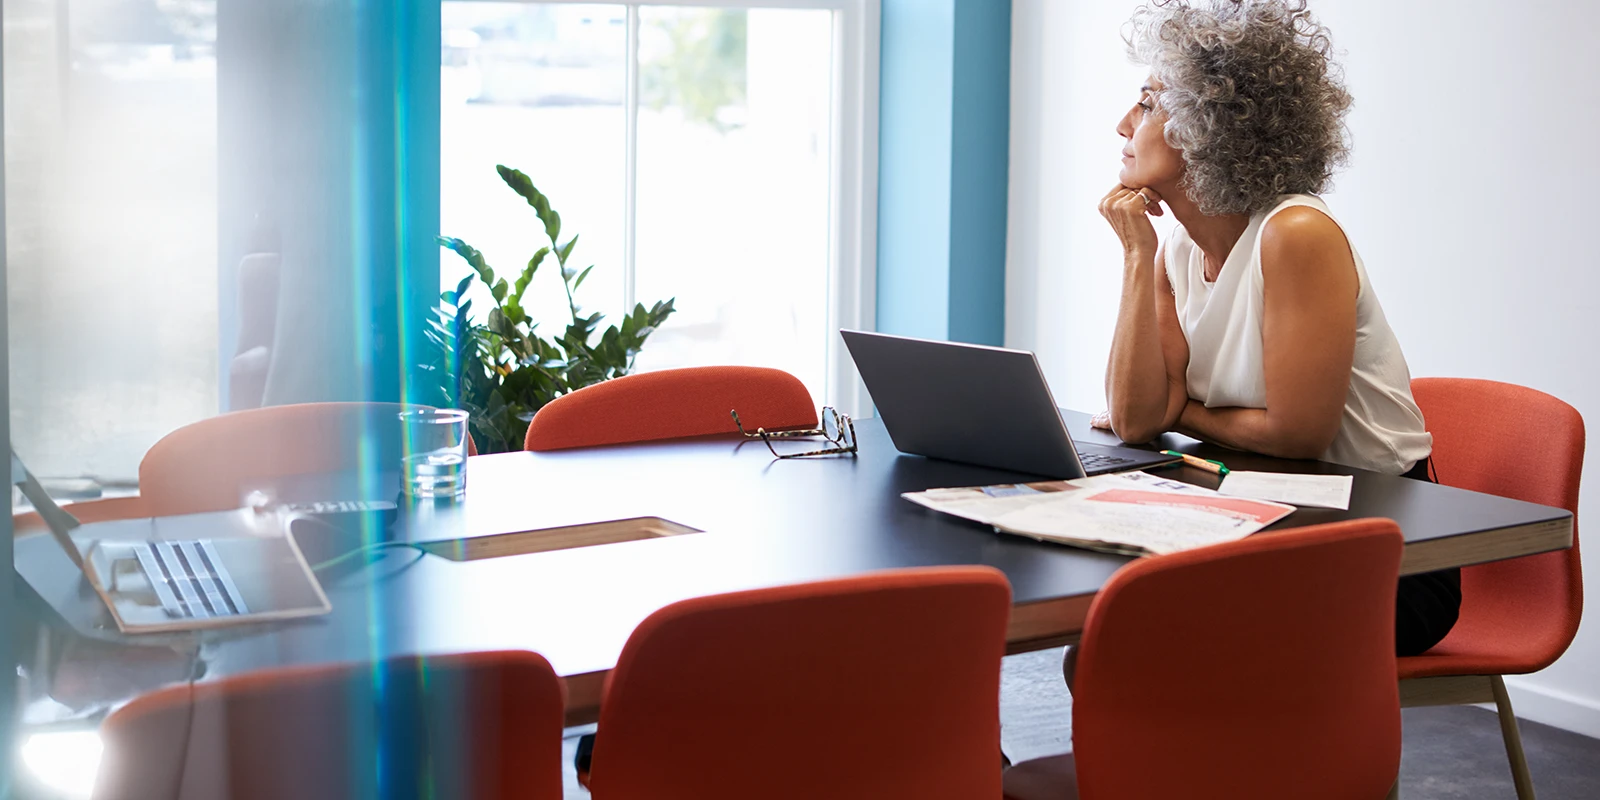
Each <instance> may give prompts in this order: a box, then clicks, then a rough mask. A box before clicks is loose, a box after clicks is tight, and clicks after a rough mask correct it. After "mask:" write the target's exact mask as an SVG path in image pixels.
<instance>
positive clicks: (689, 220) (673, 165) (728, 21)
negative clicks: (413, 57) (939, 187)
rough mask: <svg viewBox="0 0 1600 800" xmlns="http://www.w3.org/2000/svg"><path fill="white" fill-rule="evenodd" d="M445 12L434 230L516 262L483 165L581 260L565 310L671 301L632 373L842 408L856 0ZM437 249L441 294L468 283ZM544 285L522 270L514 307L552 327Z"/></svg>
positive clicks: (448, 5)
mask: <svg viewBox="0 0 1600 800" xmlns="http://www.w3.org/2000/svg"><path fill="white" fill-rule="evenodd" d="M773 6H781V7H773ZM442 13H443V34H442V35H443V40H442V43H443V52H442V56H441V95H442V97H441V100H442V103H441V107H442V119H441V131H440V133H441V146H442V153H441V161H440V163H441V173H442V175H441V208H442V211H441V220H440V232H441V233H443V234H444V235H447V236H454V237H459V238H462V239H464V240H466V241H467V242H469V243H471V244H472V245H473V246H475V247H477V248H478V249H479V250H481V251H483V253H484V255H485V257H486V258H487V259H488V260H489V263H490V264H492V265H496V268H497V270H498V271H499V272H501V273H505V272H507V271H509V270H511V269H519V268H520V266H521V265H522V264H523V263H525V262H526V260H527V258H528V257H529V256H530V255H532V253H533V251H534V250H536V249H537V248H538V247H540V246H541V245H542V244H543V243H544V240H543V239H542V238H541V235H540V234H539V233H538V229H537V227H536V226H531V225H530V224H529V222H530V220H531V219H532V217H531V212H530V210H529V209H527V208H526V206H525V205H523V204H522V203H521V201H520V200H518V199H517V198H516V197H515V195H513V194H511V192H510V190H509V189H507V188H506V187H505V186H504V185H503V184H501V182H500V179H499V177H498V176H497V175H496V174H495V170H494V166H495V165H496V164H505V165H507V166H510V167H515V168H518V169H521V170H522V171H523V172H525V173H527V174H528V176H529V177H530V178H531V179H532V180H533V182H534V183H535V185H537V186H538V187H539V188H540V190H541V191H542V192H544V193H545V194H546V195H547V196H548V197H549V198H550V200H551V205H552V206H553V207H554V208H555V209H556V210H557V211H559V212H560V213H561V215H562V228H563V230H564V231H572V232H576V233H578V234H579V236H580V239H579V243H578V246H577V248H576V250H575V251H574V258H575V259H577V261H576V264H575V266H577V267H578V268H580V269H581V268H583V267H586V266H588V265H590V264H594V265H596V266H595V269H594V271H593V272H592V273H591V274H590V276H589V277H588V279H587V280H586V281H585V282H584V284H583V286H582V287H581V290H580V292H579V296H578V298H577V301H578V303H579V304H580V305H583V306H584V307H585V308H586V309H588V310H591V311H600V312H602V313H604V314H605V315H606V317H607V319H608V321H615V319H616V317H617V315H618V314H619V313H620V312H621V311H622V310H623V309H624V308H631V307H632V305H633V304H634V303H635V302H643V303H645V304H646V305H649V304H650V303H652V302H654V301H657V300H664V299H667V298H669V297H672V298H675V299H676V304H675V305H676V308H677V312H676V313H675V314H674V315H673V317H672V318H671V319H670V320H669V321H668V322H667V324H666V325H664V326H663V327H662V328H661V329H660V330H658V331H656V332H655V333H654V334H652V335H651V337H650V339H649V341H648V342H647V343H646V345H645V348H644V350H643V352H642V353H641V354H640V356H639V359H638V362H637V368H638V369H639V370H650V369H663V368H669V367H680V366H693V365H701V364H755V365H761V366H772V367H777V368H780V369H784V370H787V371H789V372H791V373H793V374H794V375H796V376H797V377H799V378H800V379H801V380H802V381H803V382H804V383H805V384H806V386H807V387H808V388H809V389H810V390H811V393H812V395H813V396H814V397H815V398H817V400H818V401H819V402H823V401H826V402H834V403H840V404H841V405H843V406H844V407H846V408H850V407H852V403H851V401H853V400H854V399H855V395H854V394H853V393H854V392H856V391H858V390H857V389H856V387H855V386H854V380H855V379H854V377H853V374H852V373H851V372H850V371H849V369H848V359H845V361H844V363H843V365H842V369H841V363H840V357H841V356H842V350H841V349H840V344H839V343H838V341H837V339H838V337H837V334H836V333H835V331H836V330H837V329H838V328H839V327H857V326H870V325H871V323H872V319H871V308H872V277H873V268H872V264H873V259H872V255H871V254H872V247H873V246H874V242H873V238H872V224H871V220H872V215H873V214H874V213H875V207H876V200H875V196H874V194H873V193H874V192H875V187H876V161H875V137H876V127H875V120H876V83H877V76H876V46H877V45H876V42H877V34H876V25H877V16H876V15H877V5H876V3H875V2H868V1H867V0H833V1H831V2H830V1H826V0H768V2H765V3H762V2H729V1H727V0H723V1H721V2H715V3H705V4H702V5H668V4H657V3H640V4H600V5H595V4H577V3H559V2H558V3H550V2H535V3H526V2H487V1H480V0H449V1H447V2H445V3H443V7H442ZM563 238H565V234H564V235H563ZM442 254H443V256H445V258H443V260H442V261H441V270H440V277H441V281H442V283H443V284H444V285H445V287H447V288H453V287H454V285H455V284H456V282H457V281H459V280H460V279H461V278H462V277H463V276H465V275H467V274H468V272H467V270H466V267H465V265H464V264H462V263H461V262H460V261H459V260H457V259H456V257H455V256H454V255H453V254H450V253H448V252H443V253H442ZM547 273H548V274H547ZM559 282H560V281H559V278H558V277H557V276H556V275H555V274H554V270H553V269H552V270H543V271H541V273H540V274H539V276H538V277H536V278H535V280H534V283H533V285H532V286H531V287H530V288H529V290H528V296H529V297H532V298H533V302H532V303H529V302H527V301H525V302H524V305H527V306H529V307H530V308H532V309H535V310H536V313H537V314H538V315H539V318H541V319H548V320H551V322H550V323H548V325H549V326H550V327H555V326H560V325H563V324H564V322H563V320H564V319H565V318H566V313H567V312H566V305H565V304H566V297H565V295H564V293H563V292H562V291H561V289H560V286H559ZM480 291H481V288H480ZM478 296H479V297H480V298H482V300H481V301H480V302H478V303H475V306H477V307H483V305H484V304H485V303H487V302H489V301H488V298H487V297H486V293H481V294H479V295H478ZM843 376H850V377H848V378H846V377H843Z"/></svg>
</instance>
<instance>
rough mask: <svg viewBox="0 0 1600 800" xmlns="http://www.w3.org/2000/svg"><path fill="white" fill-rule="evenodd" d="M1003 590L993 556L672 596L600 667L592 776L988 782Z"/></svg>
mask: <svg viewBox="0 0 1600 800" xmlns="http://www.w3.org/2000/svg"><path fill="white" fill-rule="evenodd" d="M1010 596H1011V591H1010V588H1009V587H1008V586H1007V584H1006V581H1005V578H1004V577H1003V576H1002V575H1001V574H1000V573H999V572H996V571H995V570H992V569H989V568H986V567H949V568H930V569H914V570H899V571H893V572H884V573H878V574H874V575H865V576H860V577H855V578H845V579H841V580H830V581H823V582H819V583H811V584H804V585H799V586H786V587H780V588H775V589H760V590H755V591H748V592H737V593H734V594H725V595H719V596H713V597H704V598H699V599H695V600H687V601H684V602H680V603H676V604H673V605H670V606H667V607H666V608H663V609H661V610H660V611H657V612H656V613H654V614H652V615H650V617H649V618H648V619H646V620H645V621H644V622H643V623H641V624H640V625H639V627H638V629H637V630H635V631H634V632H633V635H632V636H631V637H629V639H628V643H627V645H626V646H625V647H624V648H623V651H622V655H621V657H620V658H619V659H618V662H617V666H616V669H615V670H614V671H613V672H612V673H611V679H610V681H609V682H608V683H607V686H606V691H605V697H604V701H603V702H602V704H601V706H600V733H599V737H598V739H597V741H596V743H595V750H594V762H593V769H592V772H591V774H590V775H589V776H588V785H589V788H590V791H591V792H592V793H593V797H594V798H595V800H622V799H623V798H649V799H650V800H691V799H692V800H732V798H739V799H740V800H745V799H746V798H756V797H759V798H762V800H816V799H817V798H824V797H825V798H829V800H853V799H854V798H861V799H862V800H866V799H867V798H872V800H884V799H885V798H890V799H893V798H906V800H912V799H913V798H914V799H915V800H942V798H949V799H950V800H957V798H959V799H960V800H971V798H981V797H990V798H992V797H996V796H998V795H999V793H1000V716H999V695H1000V658H1001V656H1002V655H1004V652H1005V631H1006V620H1007V616H1008V614H1009V612H1010V607H1011V600H1010ZM1390 684H1391V685H1392V684H1393V681H1390Z"/></svg>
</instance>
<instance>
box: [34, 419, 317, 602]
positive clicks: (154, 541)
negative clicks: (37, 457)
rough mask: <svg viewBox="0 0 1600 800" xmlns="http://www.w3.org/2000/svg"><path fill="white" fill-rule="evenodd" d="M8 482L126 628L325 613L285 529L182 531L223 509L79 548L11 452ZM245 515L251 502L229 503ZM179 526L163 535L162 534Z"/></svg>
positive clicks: (64, 514)
mask: <svg viewBox="0 0 1600 800" xmlns="http://www.w3.org/2000/svg"><path fill="white" fill-rule="evenodd" d="M10 482H11V485H13V486H16V487H18V488H19V489H21V490H22V494H23V496H25V497H27V498H28V500H29V502H31V503H32V504H33V508H34V511H35V512H37V513H38V515H39V517H40V518H41V519H42V520H43V521H44V523H45V527H46V528H48V529H49V531H50V535H51V536H52V537H54V539H55V541H56V544H57V545H59V546H60V547H61V550H62V551H63V552H65V553H66V555H67V558H69V559H71V560H72V563H73V564H74V565H75V566H77V567H78V569H80V570H82V571H83V573H84V576H85V577H86V578H87V579H88V580H89V583H90V584H91V585H92V586H93V587H94V589H95V591H96V593H98V594H99V595H100V597H101V599H102V600H104V601H105V603H106V606H107V608H109V609H110V611H111V615H112V617H113V618H114V619H115V620H116V622H117V627H118V628H119V629H121V630H122V632H124V633H159V632H166V631H179V630H193V629H198V628H207V627H216V626H221V625H228V624H233V623H236V622H255V621H263V620H276V619H293V618H296V617H304V616H311V615H315V614H325V613H327V612H328V611H329V609H330V608H331V606H330V605H329V604H328V598H327V595H325V594H324V593H323V591H322V586H321V585H320V584H319V583H318V582H317V579H316V576H315V575H313V574H312V571H311V568H310V566H309V565H307V564H306V561H305V557H304V556H303V555H301V553H300V550H299V548H298V547H297V546H296V545H295V542H294V540H293V539H292V538H290V537H288V536H281V537H274V538H261V537H257V536H242V535H235V536H231V537H225V538H210V537H206V538H200V537H193V536H190V535H187V534H186V532H187V531H190V530H193V529H200V530H207V529H210V528H213V527H215V526H217V525H222V524H225V523H226V520H224V519H223V518H222V517H224V516H225V515H222V514H210V515H190V516H187V517H184V516H179V517H162V518H154V519H150V520H147V521H148V522H149V523H150V527H149V529H148V530H147V531H146V532H148V533H155V534H157V536H156V537H155V538H151V539H148V540H145V539H132V540H123V541H96V542H94V543H92V544H91V546H90V548H89V551H88V552H87V553H85V552H84V551H82V550H80V549H79V547H78V543H77V542H76V541H75V540H74V539H73V537H72V532H73V530H75V529H77V528H78V527H79V526H80V523H79V521H78V519H77V518H76V517H74V516H73V515H72V514H71V513H69V512H68V511H67V510H66V509H64V508H62V507H61V506H59V505H57V504H56V502H55V500H54V499H53V498H51V497H50V494H49V493H48V492H46V491H45V490H44V487H42V486H40V485H39V481H38V480H37V479H35V478H34V477H33V474H32V473H30V472H29V471H28V468H27V466H25V465H24V464H23V463H22V459H20V458H18V457H17V453H16V451H15V450H12V451H11V481H10ZM234 513H236V514H253V513H254V512H253V511H240V512H234ZM166 528H171V529H172V530H171V531H170V532H174V533H185V534H186V535H183V536H178V537H172V538H168V537H166V536H165V535H163V534H165V533H168V532H169V531H167V530H166Z"/></svg>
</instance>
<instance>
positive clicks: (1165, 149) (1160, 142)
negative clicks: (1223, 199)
mask: <svg viewBox="0 0 1600 800" xmlns="http://www.w3.org/2000/svg"><path fill="white" fill-rule="evenodd" d="M1159 91H1161V85H1160V84H1159V83H1157V82H1156V79H1155V78H1150V79H1149V80H1147V81H1146V82H1145V85H1144V86H1142V87H1140V88H1139V102H1137V103H1135V104H1134V105H1133V107H1132V108H1130V109H1128V113H1127V114H1125V115H1123V117H1122V121H1121V122H1118V123H1117V133H1118V134H1119V135H1121V136H1122V138H1123V139H1126V140H1127V141H1125V142H1124V143H1123V145H1122V172H1121V173H1120V174H1119V175H1118V176H1117V177H1118V178H1119V179H1120V180H1121V181H1122V185H1123V186H1127V187H1130V188H1134V189H1142V188H1144V187H1147V186H1148V187H1150V188H1152V189H1155V190H1156V191H1158V192H1161V193H1162V194H1168V193H1169V192H1171V190H1173V189H1174V188H1176V186H1177V184H1178V180H1179V179H1180V178H1182V177H1183V153H1181V152H1179V151H1178V149H1177V148H1175V147H1173V146H1172V145H1169V144H1167V140H1166V137H1165V136H1163V135H1162V128H1163V127H1164V126H1165V125H1166V122H1167V113H1166V112H1165V111H1162V110H1161V107H1160V106H1159V105H1157V104H1156V92H1159Z"/></svg>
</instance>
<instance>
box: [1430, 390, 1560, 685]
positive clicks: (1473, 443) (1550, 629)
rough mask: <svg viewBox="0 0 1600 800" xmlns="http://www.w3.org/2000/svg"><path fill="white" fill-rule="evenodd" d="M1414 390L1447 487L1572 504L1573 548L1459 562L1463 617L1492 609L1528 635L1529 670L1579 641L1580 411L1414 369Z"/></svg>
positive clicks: (1532, 393) (1437, 471)
mask: <svg viewBox="0 0 1600 800" xmlns="http://www.w3.org/2000/svg"><path fill="white" fill-rule="evenodd" d="M1411 393H1412V395H1413V396H1414V397H1416V400H1417V405H1418V406H1420V407H1421V408H1422V417H1423V420H1424V421H1426V422H1427V426H1428V430H1429V432H1431V433H1432V434H1433V468H1434V475H1435V478H1436V479H1437V480H1438V481H1439V482H1440V483H1442V484H1445V485H1446V486H1455V487H1457V488H1461V489H1470V490H1472V491H1475V492H1485V493H1487V494H1494V495H1500V496H1501V497H1510V498H1513V499H1516V500H1525V501H1527V502H1530V503H1540V504H1542V505H1547V506H1558V507H1560V508H1565V509H1566V510H1568V511H1571V512H1572V514H1573V522H1572V548H1571V549H1568V550H1557V551H1555V552H1553V553H1541V554H1539V555H1535V556H1524V557H1522V558H1516V559H1510V560H1505V561H1494V562H1490V563H1488V564H1480V565H1478V566H1472V567H1466V568H1464V569H1462V570H1461V595H1462V598H1461V617H1462V619H1466V618H1468V617H1486V618H1493V619H1494V621H1495V622H1498V623H1501V624H1498V625H1496V627H1498V628H1500V629H1503V630H1515V631H1517V633H1518V636H1519V637H1520V638H1523V639H1524V640H1525V642H1526V647H1525V648H1523V649H1524V650H1526V652H1527V656H1528V659H1529V661H1528V663H1527V664H1526V665H1525V671H1528V672H1533V671H1537V670H1540V669H1544V668H1545V667H1547V666H1549V665H1550V664H1552V663H1554V662H1555V660H1556V659H1557V658H1559V657H1560V656H1561V654H1562V653H1563V652H1565V651H1566V649H1567V646H1568V645H1570V644H1572V637H1573V636H1575V635H1577V632H1578V620H1579V617H1580V616H1581V615H1582V613H1583V572H1582V566H1581V562H1580V560H1579V555H1578V520H1577V514H1578V481H1579V479H1580V478H1581V477H1582V474H1583V443H1584V432H1583V416H1582V415H1580V414H1579V413H1578V410H1577V409H1575V408H1573V407H1572V406H1570V405H1567V404H1566V403H1564V402H1562V401H1561V400H1558V399H1556V398H1554V397H1551V396H1550V395H1548V394H1545V393H1544V392H1540V391H1536V390H1534V389H1529V388H1527V387H1525V386H1517V385H1515V384H1510V383H1499V382H1497V381H1485V380H1476V379H1470V378H1417V379H1416V380H1413V381H1412V382H1411Z"/></svg>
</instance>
